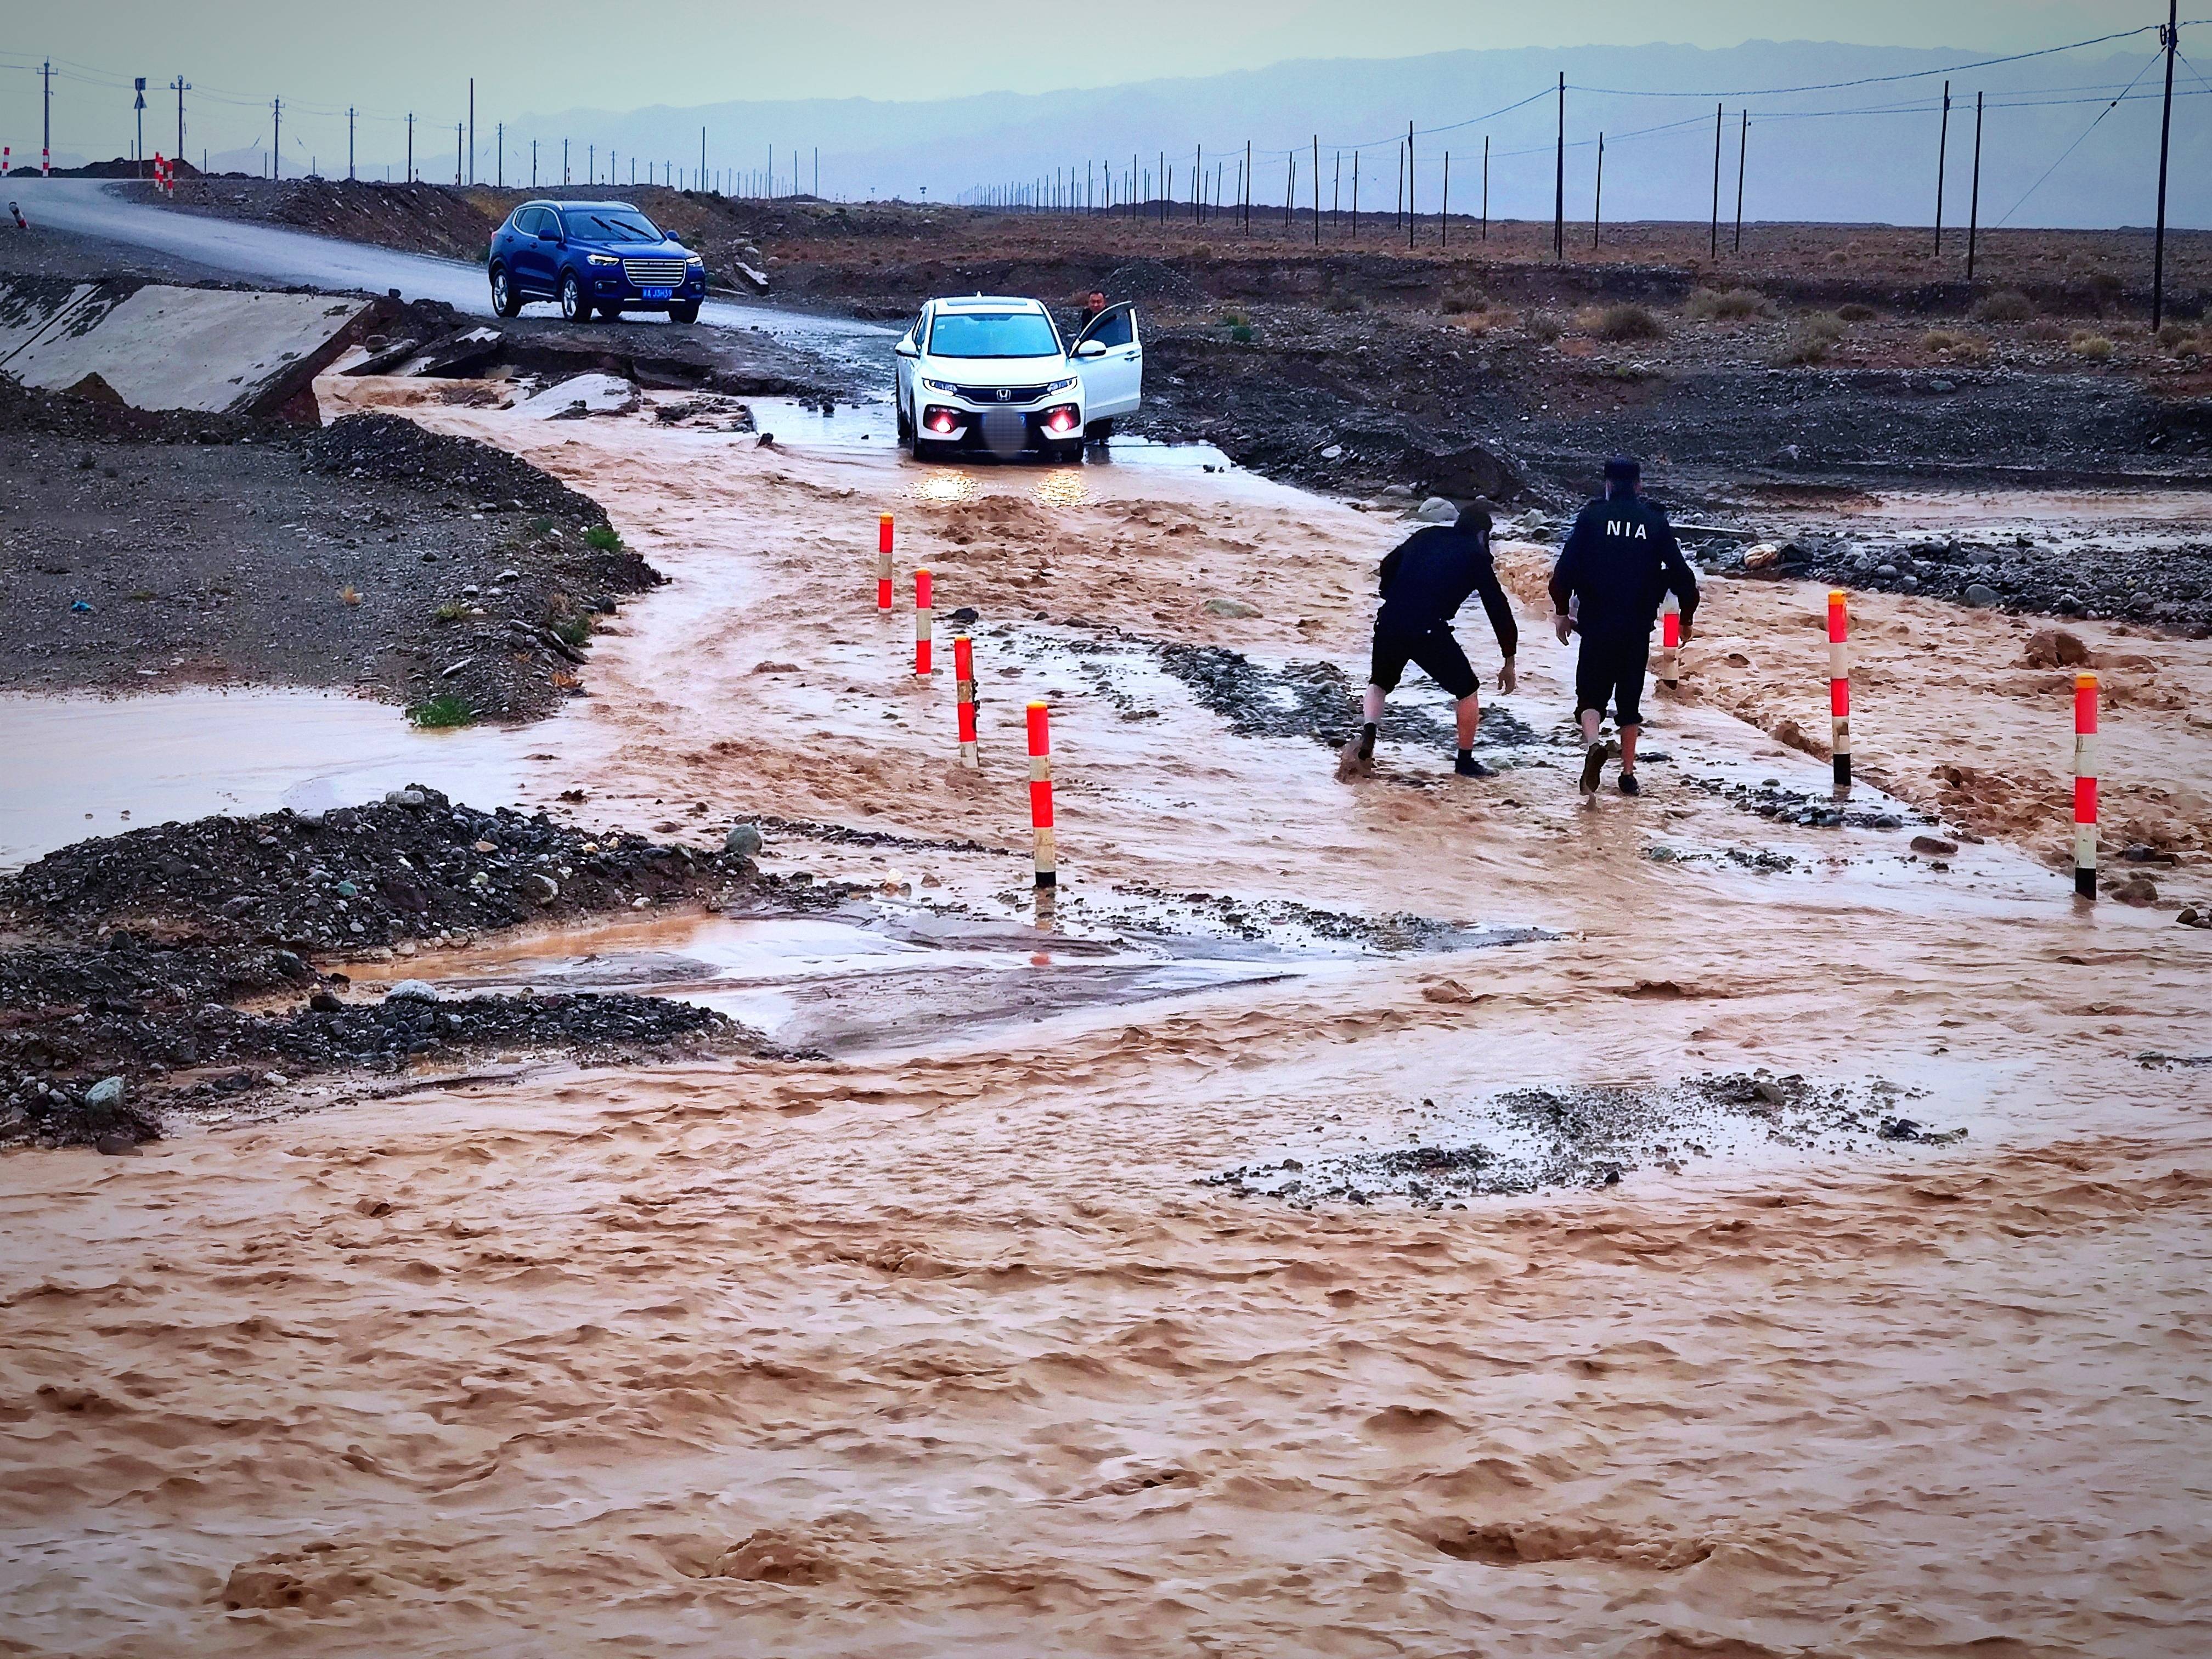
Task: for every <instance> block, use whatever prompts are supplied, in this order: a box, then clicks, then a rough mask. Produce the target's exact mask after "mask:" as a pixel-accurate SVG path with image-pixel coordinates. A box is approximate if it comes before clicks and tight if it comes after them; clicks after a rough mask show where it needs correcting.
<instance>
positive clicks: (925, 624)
mask: <svg viewBox="0 0 2212 1659" xmlns="http://www.w3.org/2000/svg"><path fill="white" fill-rule="evenodd" d="M914 671H915V678H917V679H925V680H926V679H927V678H929V572H927V570H917V571H915V573H914Z"/></svg>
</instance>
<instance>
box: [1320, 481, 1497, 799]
mask: <svg viewBox="0 0 2212 1659" xmlns="http://www.w3.org/2000/svg"><path fill="white" fill-rule="evenodd" d="M1382 588H1383V607H1382V609H1381V610H1380V611H1376V615H1375V644H1374V653H1373V659H1372V662H1371V664H1370V667H1369V669H1368V673H1367V691H1366V695H1365V696H1364V699H1363V700H1362V702H1361V708H1360V713H1361V717H1362V720H1363V722H1364V723H1363V724H1362V725H1361V726H1360V728H1359V735H1358V737H1357V738H1353V739H1352V742H1351V743H1350V744H1346V748H1345V753H1344V756H1343V757H1342V762H1341V763H1340V765H1339V767H1338V769H1337V775H1338V776H1339V777H1346V776H1348V775H1351V774H1352V771H1353V769H1356V768H1361V767H1364V766H1366V765H1367V764H1368V763H1370V762H1372V761H1373V759H1374V758H1375V729H1376V724H1377V723H1378V722H1379V721H1380V720H1382V718H1383V700H1384V699H1385V698H1387V697H1388V696H1389V695H1390V693H1391V692H1393V691H1395V690H1397V687H1398V681H1399V679H1400V678H1401V677H1402V676H1403V675H1404V673H1405V671H1406V665H1407V663H1409V662H1410V663H1413V664H1416V665H1419V667H1421V668H1422V669H1424V670H1425V671H1427V673H1428V676H1429V678H1431V679H1432V680H1434V681H1435V682H1436V683H1437V684H1438V685H1441V686H1442V687H1443V689H1444V690H1445V692H1446V693H1447V694H1448V695H1449V696H1450V697H1451V698H1452V699H1453V701H1454V702H1455V704H1456V707H1455V708H1454V710H1453V719H1454V725H1455V736H1456V738H1457V739H1458V752H1457V754H1456V755H1455V757H1454V759H1453V763H1452V770H1453V771H1455V772H1456V773H1458V774H1459V775H1460V776H1462V777H1463V778H1481V777H1487V776H1489V775H1490V769H1489V768H1487V767H1486V766H1485V765H1483V764H1482V763H1481V762H1480V761H1478V760H1477V759H1475V757H1474V728H1475V724H1476V722H1477V721H1478V720H1480V719H1481V717H1482V710H1481V706H1480V703H1479V702H1477V701H1476V699H1475V691H1476V688H1477V684H1478V682H1477V680H1476V678H1475V672H1474V667H1473V665H1470V664H1469V663H1468V659H1467V653H1466V652H1465V651H1463V650H1462V649H1461V647H1460V642H1459V638H1458V636H1457V635H1455V634H1454V633H1453V632H1452V626H1451V625H1452V618H1453V617H1455V616H1457V615H1458V614H1459V608H1460V607H1461V606H1462V605H1465V604H1466V603H1467V601H1468V596H1469V595H1470V594H1474V593H1480V595H1481V596H1482V608H1483V610H1484V611H1485V612H1486V613H1487V615H1488V616H1489V617H1490V626H1491V627H1492V629H1493V630H1495V632H1496V633H1497V635H1498V653H1499V654H1500V655H1501V656H1503V657H1504V663H1503V664H1502V665H1500V666H1499V668H1498V690H1500V691H1503V692H1509V693H1510V691H1511V690H1513V686H1514V671H1513V653H1514V652H1515V651H1516V649H1518V648H1519V646H1520V643H1521V630H1520V628H1519V626H1518V625H1517V624H1516V623H1515V622H1514V620H1513V606H1512V604H1511V602H1510V601H1509V600H1508V599H1506V597H1505V590H1504V587H1502V586H1499V585H1498V567H1497V566H1496V564H1495V563H1493V562H1492V559H1491V554H1490V514H1489V513H1486V512H1484V511H1483V510H1482V509H1481V508H1480V507H1477V506H1475V505H1474V504H1473V503H1468V505H1465V506H1463V507H1461V508H1460V509H1459V517H1458V519H1457V520H1456V521H1455V522H1454V523H1451V524H1448V525H1443V524H1432V525H1430V526H1427V527H1426V528H1425V529H1421V530H1417V531H1415V532H1413V534H1412V535H1410V536H1408V537H1407V538H1406V539H1405V540H1404V541H1403V542H1401V543H1400V544H1398V546H1397V547H1395V549H1393V550H1391V552H1390V554H1389V556H1388V557H1386V558H1385V559H1384V560H1383V570H1382Z"/></svg>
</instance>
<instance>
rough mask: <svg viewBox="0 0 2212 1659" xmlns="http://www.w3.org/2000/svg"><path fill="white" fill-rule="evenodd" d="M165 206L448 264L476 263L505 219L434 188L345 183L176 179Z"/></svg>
mask: <svg viewBox="0 0 2212 1659" xmlns="http://www.w3.org/2000/svg"><path fill="white" fill-rule="evenodd" d="M166 205H167V206H170V207H174V208H181V209H183V210H185V211H187V212H193V213H208V214H213V215H215V216H217V217H219V218H225V219H248V220H255V221H258V222H262V223H264V224H277V225H289V226H292V227H294V228H296V229H300V230H310V231H313V232H315V233H317V234H319V235H324V236H336V237H340V238H342V239H343V240H346V241H349V242H373V243H374V244H375V245H376V246H379V247H390V248H400V249H404V250H407V251H409V252H419V253H436V254H442V255H443V256H445V257H446V258H449V259H481V258H483V254H484V249H485V247H486V246H487V245H488V244H489V242H490V240H491V234H492V232H493V230H494V229H495V228H497V226H498V224H499V220H500V218H501V217H502V216H504V215H505V213H506V209H505V208H503V207H502V208H500V209H498V210H497V212H496V213H487V212H486V211H485V210H484V209H483V207H481V206H479V205H478V204H477V202H476V201H475V200H474V199H472V198H471V196H470V195H469V194H468V193H467V192H465V191H458V190H453V189H449V188H447V187H445V186H442V185H427V184H412V185H394V184H380V183H371V182H369V181H368V180H367V179H245V178H224V177H215V178H202V179H181V178H180V179H179V182H178V185H177V191H176V194H175V196H174V197H171V198H169V200H168V201H167V204H166Z"/></svg>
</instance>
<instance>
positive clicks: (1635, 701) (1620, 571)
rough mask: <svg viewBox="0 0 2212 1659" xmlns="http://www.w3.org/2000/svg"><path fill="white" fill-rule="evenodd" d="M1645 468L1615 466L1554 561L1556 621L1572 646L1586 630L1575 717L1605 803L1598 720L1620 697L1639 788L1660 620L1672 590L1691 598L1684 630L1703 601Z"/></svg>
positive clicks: (1630, 779)
mask: <svg viewBox="0 0 2212 1659" xmlns="http://www.w3.org/2000/svg"><path fill="white" fill-rule="evenodd" d="M1643 476H1644V470H1643V468H1642V467H1640V466H1638V465H1637V464H1636V463H1635V462H1634V461H1632V460H1631V459H1629V458H1628V457H1626V455H1620V456H1615V457H1614V458H1613V459H1612V460H1609V461H1607V463H1606V464H1605V494H1604V495H1602V496H1601V497H1600V498H1599V499H1598V500H1596V501H1592V502H1590V503H1589V506H1587V507H1583V510H1582V512H1581V513H1580V514H1579V515H1578V516H1577V518H1576V520H1575V527H1574V529H1573V530H1572V531H1571V532H1569V533H1568V536H1567V542H1566V545H1565V546H1564V547H1562V548H1561V549H1560V550H1559V563H1557V564H1556V565H1554V566H1553V568H1552V611H1553V616H1552V625H1553V628H1554V629H1557V630H1558V631H1559V643H1560V644H1561V645H1565V643H1566V642H1567V636H1568V635H1570V634H1573V633H1579V634H1580V635H1582V636H1583V645H1582V651H1581V653H1580V654H1579V655H1578V656H1577V658H1576V659H1575V718H1576V719H1577V720H1579V721H1581V722H1582V728H1583V743H1585V744H1588V745H1589V747H1588V749H1587V750H1585V751H1584V753H1583V799H1584V800H1586V801H1592V802H1595V800H1596V799H1597V786H1598V780H1599V778H1600V776H1601V775H1602V773H1603V771H1604V769H1605V744H1603V743H1601V741H1599V739H1598V735H1597V730H1598V723H1599V722H1600V721H1601V720H1604V718H1605V706H1606V704H1607V703H1608V702H1610V703H1611V704H1612V705H1613V720H1614V723H1615V724H1617V725H1618V726H1620V793H1622V794H1624V795H1633V794H1635V793H1638V784H1637V781H1636V739H1637V737H1638V734H1639V733H1640V732H1642V731H1643V729H1644V668H1645V666H1646V665H1647V663H1648V662H1649V659H1650V653H1651V625H1652V623H1655V622H1656V621H1657V620H1658V617H1659V601H1660V599H1661V598H1662V596H1663V595H1664V594H1665V593H1666V592H1667V590H1668V588H1670V587H1671V588H1673V589H1674V593H1675V597H1677V598H1678V599H1680V600H1681V602H1682V638H1683V639H1684V640H1685V641H1687V640H1688V639H1689V637H1690V618H1691V617H1692V616H1694V615H1695V614H1696V613H1697V609H1698V579H1697V578H1696V577H1695V576H1694V575H1692V574H1690V567H1689V563H1688V562H1687V561H1686V560H1685V559H1684V558H1683V557H1682V550H1681V549H1680V547H1679V546H1677V545H1676V544H1675V541H1674V529H1673V528H1672V526H1669V525H1668V522H1667V515H1666V513H1664V512H1662V510H1661V509H1660V508H1659V507H1657V506H1656V505H1654V504H1653V503H1652V502H1650V501H1645V500H1644V497H1643V496H1642V495H1638V493H1637V484H1638V481H1639V480H1641V478H1642V477H1643Z"/></svg>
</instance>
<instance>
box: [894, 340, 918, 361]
mask: <svg viewBox="0 0 2212 1659" xmlns="http://www.w3.org/2000/svg"><path fill="white" fill-rule="evenodd" d="M891 353H892V355H893V356H899V357H919V356H921V352H920V351H919V350H917V349H915V347H914V346H912V345H910V344H908V343H907V342H906V341H904V340H901V341H900V342H899V343H897V344H896V345H895V346H893V347H892V348H891Z"/></svg>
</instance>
